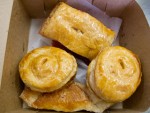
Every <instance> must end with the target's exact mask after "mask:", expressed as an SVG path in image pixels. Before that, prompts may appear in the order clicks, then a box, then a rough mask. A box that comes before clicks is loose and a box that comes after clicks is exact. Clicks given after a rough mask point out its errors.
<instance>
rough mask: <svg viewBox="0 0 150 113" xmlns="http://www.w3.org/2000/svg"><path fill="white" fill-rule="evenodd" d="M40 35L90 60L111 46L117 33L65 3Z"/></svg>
mask: <svg viewBox="0 0 150 113" xmlns="http://www.w3.org/2000/svg"><path fill="white" fill-rule="evenodd" d="M40 34H41V35H43V36H45V37H47V38H51V39H53V40H56V41H58V42H60V43H61V44H63V45H64V46H66V47H67V48H68V49H70V50H71V51H73V52H75V53H77V54H79V55H81V56H84V57H86V58H88V59H93V58H94V57H95V56H96V55H97V54H98V52H99V51H101V50H102V49H104V48H105V47H108V46H110V45H111V44H112V42H113V40H114V37H115V33H114V32H113V31H112V30H110V29H108V28H107V27H106V26H104V25H103V24H102V23H101V22H100V21H98V20H97V19H96V18H94V17H92V16H90V15H89V14H87V13H85V12H82V11H80V10H77V9H74V8H72V7H71V6H69V5H67V4H65V3H63V2H60V3H59V4H58V5H57V6H56V7H55V8H54V9H53V11H52V12H51V14H50V16H49V17H48V18H47V20H46V21H45V22H44V24H43V26H42V28H41V30H40Z"/></svg>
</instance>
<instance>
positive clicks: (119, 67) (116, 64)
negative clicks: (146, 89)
mask: <svg viewBox="0 0 150 113" xmlns="http://www.w3.org/2000/svg"><path fill="white" fill-rule="evenodd" d="M141 75H142V74H141V66H140V61H139V59H138V57H137V56H136V55H135V54H134V53H132V52H131V51H129V50H127V49H126V48H124V47H120V46H115V47H109V48H107V49H105V50H103V51H102V52H101V53H100V54H99V55H98V56H97V57H96V58H95V59H94V60H93V61H92V62H91V63H90V65H89V67H88V72H87V86H89V87H90V89H91V90H92V91H93V92H94V93H95V94H96V95H97V96H98V97H99V98H101V99H103V100H104V101H106V102H113V103H116V102H121V101H124V100H125V99H127V98H129V97H130V96H131V95H132V94H133V93H134V92H135V90H136V89H137V87H138V86H139V84H140V81H141Z"/></svg>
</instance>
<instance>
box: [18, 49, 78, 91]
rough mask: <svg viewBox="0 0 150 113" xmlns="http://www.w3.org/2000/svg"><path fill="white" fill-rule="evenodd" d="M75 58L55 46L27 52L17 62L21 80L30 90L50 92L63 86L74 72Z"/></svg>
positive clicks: (75, 66)
mask: <svg viewBox="0 0 150 113" xmlns="http://www.w3.org/2000/svg"><path fill="white" fill-rule="evenodd" d="M76 70H77V63H76V60H75V58H74V57H73V56H72V55H70V54H69V53H67V52H66V51H64V50H62V49H59V48H55V47H42V48H37V49H35V50H33V51H31V52H29V53H28V54H27V55H26V56H25V57H24V58H23V59H22V60H21V62H20V64H19V72H20V77H21V79H22V81H23V82H24V83H25V85H27V86H28V87H30V88H31V89H32V90H35V91H39V92H52V91H54V90H57V89H59V88H61V87H62V86H64V85H65V84H66V83H67V82H68V81H70V79H71V78H72V77H73V76H74V75H75V74H76Z"/></svg>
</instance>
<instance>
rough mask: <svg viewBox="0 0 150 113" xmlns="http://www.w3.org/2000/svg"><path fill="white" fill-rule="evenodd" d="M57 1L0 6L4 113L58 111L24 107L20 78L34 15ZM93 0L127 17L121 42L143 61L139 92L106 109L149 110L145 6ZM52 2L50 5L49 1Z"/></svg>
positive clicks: (0, 105)
mask: <svg viewBox="0 0 150 113" xmlns="http://www.w3.org/2000/svg"><path fill="white" fill-rule="evenodd" d="M57 1H58V0H53V1H52V0H7V2H5V1H4V0H3V1H0V7H4V8H5V9H6V10H5V11H2V12H3V13H1V14H0V31H1V32H0V36H1V37H0V44H1V45H0V53H1V56H0V61H1V62H0V72H1V73H0V76H2V79H1V89H0V113H36V112H42V113H54V111H53V112H51V111H39V110H34V109H22V100H21V99H20V98H19V95H20V93H21V91H22V88H23V87H22V86H23V84H22V82H21V80H20V78H19V72H18V63H19V61H20V60H21V58H22V57H23V56H24V55H25V54H26V52H27V45H28V35H29V28H30V21H31V18H33V17H34V18H41V17H45V16H46V15H47V12H49V11H50V9H51V7H53V6H54V5H55V4H56V3H57ZM89 1H90V2H92V3H93V4H95V5H96V6H97V7H99V8H101V9H102V10H104V11H106V13H107V14H109V15H111V16H119V17H121V18H122V19H123V25H122V27H121V30H120V33H119V35H120V37H121V38H120V44H121V45H122V46H125V47H126V48H128V49H130V50H132V51H134V52H135V53H136V54H137V55H138V56H139V57H140V59H141V62H142V73H143V76H142V83H141V85H140V87H139V88H138V90H137V91H136V93H134V94H133V95H132V97H131V98H129V99H128V100H126V101H125V102H124V103H123V106H124V109H122V110H108V111H106V112H110V113H139V112H143V111H146V110H147V109H148V108H149V107H150V90H149V89H150V69H149V68H150V44H149V43H150V29H149V26H148V23H147V21H146V19H145V16H144V14H143V12H142V10H141V8H140V7H139V6H138V4H137V3H136V2H135V1H131V0H126V1H125V0H105V1H104V0H100V1H101V2H100V3H99V2H97V1H99V0H97V1H96V0H94V1H93V0H89ZM118 1H119V2H118ZM48 3H50V6H49V5H47V4H48ZM2 10H3V9H2ZM2 26H3V27H2ZM6 42H7V43H6ZM79 113H84V112H79Z"/></svg>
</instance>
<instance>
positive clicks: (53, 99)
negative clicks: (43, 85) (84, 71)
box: [20, 83, 104, 113]
mask: <svg viewBox="0 0 150 113" xmlns="http://www.w3.org/2000/svg"><path fill="white" fill-rule="evenodd" d="M20 97H21V98H22V99H23V100H24V101H25V102H26V103H27V104H28V106H30V107H33V108H35V109H47V110H55V111H63V112H74V111H79V110H87V111H93V112H99V113H100V112H102V109H101V107H98V106H96V105H94V104H92V103H91V100H90V99H89V98H88V96H87V95H86V93H85V92H84V91H83V90H82V86H81V84H78V83H71V84H69V85H66V86H65V87H63V88H62V89H59V90H57V91H54V92H52V93H40V92H36V91H32V90H30V89H29V88H27V87H26V88H25V89H24V90H23V92H22V94H21V95H20ZM103 110H104V109H103Z"/></svg>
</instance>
